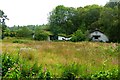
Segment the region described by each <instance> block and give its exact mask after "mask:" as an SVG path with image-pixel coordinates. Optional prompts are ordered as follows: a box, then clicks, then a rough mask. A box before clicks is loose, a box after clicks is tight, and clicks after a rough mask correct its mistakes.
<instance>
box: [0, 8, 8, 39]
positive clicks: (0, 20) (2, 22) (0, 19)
mask: <svg viewBox="0 0 120 80" xmlns="http://www.w3.org/2000/svg"><path fill="white" fill-rule="evenodd" d="M6 19H7V20H9V19H8V18H7V15H5V14H4V12H3V11H2V10H0V25H1V26H2V39H3V38H4V37H5V35H4V32H5V29H6V28H7V26H6V24H5V20H6Z"/></svg>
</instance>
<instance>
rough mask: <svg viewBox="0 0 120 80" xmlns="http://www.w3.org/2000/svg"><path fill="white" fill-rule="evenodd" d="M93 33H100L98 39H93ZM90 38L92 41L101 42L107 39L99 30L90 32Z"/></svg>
mask: <svg viewBox="0 0 120 80" xmlns="http://www.w3.org/2000/svg"><path fill="white" fill-rule="evenodd" d="M93 35H100V37H99V38H98V39H95V38H94V37H93ZM90 38H92V40H93V41H103V42H107V41H109V40H108V38H107V36H106V35H104V34H103V33H101V32H99V31H95V32H92V33H91V34H90Z"/></svg>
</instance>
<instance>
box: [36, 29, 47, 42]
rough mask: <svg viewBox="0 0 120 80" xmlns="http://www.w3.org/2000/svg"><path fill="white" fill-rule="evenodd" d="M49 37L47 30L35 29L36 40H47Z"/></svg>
mask: <svg viewBox="0 0 120 80" xmlns="http://www.w3.org/2000/svg"><path fill="white" fill-rule="evenodd" d="M47 38H48V34H47V33H46V32H44V31H42V30H36V31H35V37H34V39H35V40H39V41H41V40H47Z"/></svg>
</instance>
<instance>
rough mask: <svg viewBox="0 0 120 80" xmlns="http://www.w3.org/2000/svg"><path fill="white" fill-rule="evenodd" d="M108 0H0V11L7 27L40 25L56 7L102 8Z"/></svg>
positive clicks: (44, 22)
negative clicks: (96, 5)
mask: <svg viewBox="0 0 120 80" xmlns="http://www.w3.org/2000/svg"><path fill="white" fill-rule="evenodd" d="M108 1H109V0H0V9H1V10H3V11H4V12H5V14H6V15H7V16H8V18H9V19H10V20H9V21H7V20H6V24H7V25H8V26H13V25H37V24H38V25H41V24H46V23H47V22H48V19H47V18H48V15H49V12H51V11H52V10H53V9H54V8H55V7H56V6H57V5H64V6H66V7H75V8H76V7H80V6H81V7H83V6H86V5H91V4H98V5H102V6H104V5H105V4H106V2H108Z"/></svg>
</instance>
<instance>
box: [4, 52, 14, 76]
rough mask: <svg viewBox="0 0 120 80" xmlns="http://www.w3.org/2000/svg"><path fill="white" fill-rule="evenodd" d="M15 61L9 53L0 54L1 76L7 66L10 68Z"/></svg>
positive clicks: (5, 71) (6, 69)
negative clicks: (0, 58)
mask: <svg viewBox="0 0 120 80" xmlns="http://www.w3.org/2000/svg"><path fill="white" fill-rule="evenodd" d="M14 63H15V60H13V59H12V58H11V57H10V56H9V55H7V54H6V53H3V55H2V76H5V74H6V73H7V71H8V69H9V68H12V67H13V65H14Z"/></svg>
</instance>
